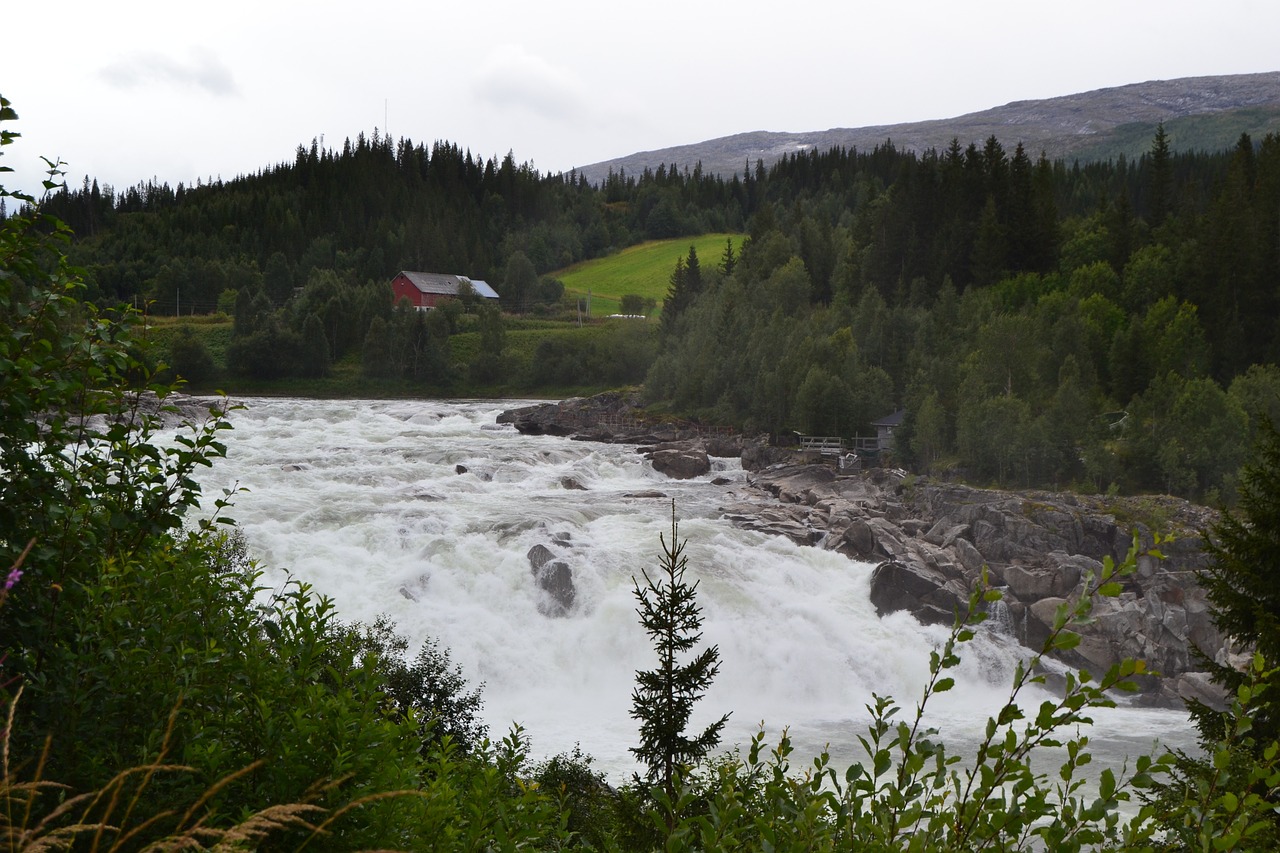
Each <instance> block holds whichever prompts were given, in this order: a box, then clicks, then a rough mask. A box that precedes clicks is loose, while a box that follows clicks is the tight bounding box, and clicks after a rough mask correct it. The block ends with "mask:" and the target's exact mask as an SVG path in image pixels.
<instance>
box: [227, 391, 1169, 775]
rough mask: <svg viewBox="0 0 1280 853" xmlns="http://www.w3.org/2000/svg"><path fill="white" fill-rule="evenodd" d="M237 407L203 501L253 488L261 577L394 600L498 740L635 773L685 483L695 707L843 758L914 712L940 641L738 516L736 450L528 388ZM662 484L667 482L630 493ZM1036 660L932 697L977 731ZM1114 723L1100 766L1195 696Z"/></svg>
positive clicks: (342, 607) (238, 505) (245, 522)
mask: <svg viewBox="0 0 1280 853" xmlns="http://www.w3.org/2000/svg"><path fill="white" fill-rule="evenodd" d="M243 402H244V403H245V404H246V408H245V409H244V410H241V411H237V412H234V413H233V414H232V416H231V421H232V423H233V425H234V429H233V430H232V431H231V432H229V433H224V434H223V435H224V436H225V437H226V443H227V457H228V458H227V459H226V460H219V461H218V462H217V463H216V464H215V465H214V466H213V468H212V469H209V470H208V471H207V472H204V473H202V474H201V481H202V484H203V486H204V489H205V495H206V499H207V500H208V501H211V500H212V498H213V497H214V496H217V495H219V494H220V493H221V490H222V489H224V488H240V489H243V491H241V492H240V493H238V494H237V495H236V497H235V507H234V509H233V510H232V511H231V512H230V513H229V514H230V515H231V516H233V517H234V518H236V519H237V521H238V522H239V523H240V525H241V527H242V528H243V530H244V533H245V536H246V539H247V540H248V543H249V546H250V550H251V552H252V554H253V555H254V556H255V557H256V558H258V559H259V560H260V561H261V563H262V564H263V566H264V567H265V568H266V570H267V571H266V575H265V576H264V582H265V583H267V584H271V585H277V586H278V585H282V584H283V583H285V582H286V580H287V578H288V577H295V578H298V579H302V580H305V581H307V582H308V583H310V584H312V585H313V587H314V588H315V590H316V591H317V592H319V593H321V594H324V595H327V596H329V597H331V598H332V599H333V600H334V602H335V604H336V606H337V608H338V611H339V613H340V614H341V616H342V618H343V619H345V620H361V621H371V620H373V619H374V618H375V617H377V616H378V615H380V614H385V615H387V616H389V617H390V618H391V620H392V621H394V622H395V623H396V625H397V626H398V628H399V630H400V632H401V633H402V634H404V635H406V636H407V637H408V638H409V640H410V643H411V651H414V650H416V648H417V646H418V645H420V644H421V642H422V641H423V640H424V639H426V638H428V637H435V638H437V639H438V640H439V641H440V642H441V643H442V644H443V645H445V646H447V647H448V648H449V649H450V650H451V655H452V658H453V660H454V661H455V662H456V663H458V664H460V665H461V667H462V670H463V672H464V674H465V675H466V677H467V679H468V680H469V681H470V682H471V684H473V685H477V684H481V683H482V684H483V696H484V718H485V720H486V721H487V723H488V725H489V727H490V730H491V733H492V734H493V735H494V736H499V735H502V734H504V733H505V732H506V731H507V730H508V729H509V728H510V726H511V724H512V723H513V722H518V723H519V724H520V725H522V726H523V727H524V728H525V730H526V732H527V734H528V735H529V737H530V738H531V741H532V750H533V754H534V755H535V756H543V755H552V754H555V753H558V752H562V751H566V750H569V749H572V748H573V746H574V745H575V744H579V745H580V746H581V748H582V749H583V750H584V751H585V752H587V753H589V754H590V755H592V756H594V758H595V760H596V765H595V766H597V767H598V768H600V769H602V770H604V771H605V772H606V773H607V774H608V775H609V776H610V777H611V778H613V779H615V780H620V779H622V778H624V777H626V776H627V774H629V773H630V772H631V771H632V770H634V769H635V765H634V762H633V760H632V757H631V755H630V753H629V752H628V747H629V746H632V745H634V744H635V740H636V721H635V720H633V719H632V718H631V717H630V715H629V710H630V701H631V690H632V685H633V679H634V674H635V671H636V670H637V669H642V668H648V667H650V666H652V665H653V660H654V658H653V652H652V651H651V649H650V647H649V645H648V642H647V639H646V637H645V635H644V633H643V631H642V629H641V627H640V625H639V624H638V622H637V619H636V614H635V600H634V598H633V594H632V579H633V578H634V577H638V576H639V573H640V572H641V570H642V569H646V568H650V567H653V566H655V565H656V564H657V561H658V557H659V554H660V551H659V539H658V537H659V534H661V533H669V530H670V524H671V499H674V501H675V511H676V514H677V517H678V519H679V523H680V535H681V538H685V539H687V540H688V550H687V554H688V557H689V579H690V580H697V581H698V582H699V584H700V585H699V587H698V603H699V604H700V605H701V607H702V610H703V616H704V619H705V622H704V625H703V630H704V642H705V643H714V644H715V645H717V646H718V647H719V651H720V660H721V669H720V673H719V675H718V677H717V678H716V681H715V684H714V685H713V686H712V688H711V689H710V690H709V691H708V693H707V695H706V696H705V697H704V698H703V700H702V701H701V702H700V703H699V709H698V712H697V713H696V714H695V717H694V721H693V722H694V725H698V724H703V725H705V724H706V723H707V722H709V721H710V720H712V719H715V718H717V717H718V716H719V715H720V714H722V713H725V712H729V711H732V717H731V718H730V722H729V725H728V726H727V728H726V731H725V742H726V744H743V743H745V742H746V741H747V740H748V739H749V738H750V737H751V735H752V734H754V733H755V732H756V731H757V730H758V729H759V727H760V725H761V723H762V722H763V723H764V724H765V726H766V728H767V730H768V731H769V733H770V735H771V736H772V737H776V735H777V733H778V732H779V731H780V730H781V728H782V727H783V726H784V725H785V726H788V727H789V730H790V733H791V736H792V739H793V743H794V745H795V746H796V749H797V753H796V755H795V758H796V759H798V761H797V764H798V765H799V766H804V765H805V764H807V763H808V758H809V757H811V756H813V755H816V754H817V753H818V752H819V751H820V750H821V749H822V748H823V746H824V745H825V744H830V745H831V752H832V755H833V758H834V759H835V761H836V762H837V763H839V762H843V761H849V760H856V759H857V758H859V757H860V756H858V755H857V752H856V747H857V740H856V735H857V734H858V733H859V732H860V731H861V730H862V729H863V728H864V727H865V724H866V722H867V720H868V714H867V711H866V709H865V706H866V705H867V704H868V703H869V702H870V701H872V693H876V694H880V695H886V694H887V695H892V696H894V697H896V698H897V699H898V700H899V702H900V703H901V704H903V705H904V706H905V707H906V708H907V709H908V710H910V709H912V708H913V707H914V705H915V702H916V701H917V700H918V698H919V695H920V691H921V689H922V687H923V685H924V683H925V678H926V677H927V667H928V660H929V653H930V651H931V650H933V649H934V648H936V647H937V645H938V644H939V643H940V642H941V641H942V639H943V638H944V637H945V631H943V630H942V629H939V628H936V627H935V628H928V627H923V626H921V625H919V624H918V623H917V622H916V621H915V620H914V619H912V618H911V617H910V616H907V615H905V614H895V615H892V616H889V617H887V618H884V619H881V618H879V617H877V616H876V614H875V611H874V608H873V607H872V606H871V604H870V601H869V598H868V580H869V577H870V574H871V571H872V569H873V566H872V565H870V564H867V563H858V562H853V561H850V560H849V559H847V558H845V557H844V556H842V555H840V554H837V553H834V552H828V551H823V550H821V549H819V548H809V547H800V546H797V545H795V544H793V543H791V542H790V541H789V540H786V539H782V538H778V537H771V536H766V535H764V534H761V533H755V532H749V531H744V530H740V529H738V528H736V527H734V526H733V525H732V524H730V523H729V522H727V521H725V520H723V519H722V518H721V517H720V512H719V507H720V506H722V505H723V504H725V503H728V502H730V501H731V500H732V499H733V498H734V497H735V496H746V495H747V494H748V490H747V486H746V480H745V475H744V472H743V471H742V469H741V467H740V466H739V464H738V462H737V460H724V459H720V460H714V466H713V470H712V472H711V473H710V474H709V475H707V476H705V477H701V478H698V479H695V480H690V481H683V482H682V481H675V480H671V479H668V478H666V477H664V476H663V475H661V474H658V473H656V472H654V471H653V469H652V468H651V467H650V466H649V465H648V464H647V463H646V462H645V460H644V458H643V457H642V456H641V455H639V454H638V453H637V452H636V450H635V448H634V447H631V446H624V445H606V444H598V443H589V442H577V441H571V440H567V439H564V438H553V437H543V436H523V435H520V434H519V433H517V432H516V431H515V430H514V429H512V428H511V427H507V426H499V425H497V424H496V423H495V417H496V415H497V414H498V413H499V412H500V411H502V410H503V409H505V408H511V407H513V406H515V405H520V404H521V402H520V401H491V400H487V401H425V400H395V401H379V400H364V401H352V400H340V401H336V400H305V399H281V398H272V399H249V400H245V401H243ZM460 472H461V473H460ZM717 478H718V479H721V480H727V481H728V483H727V484H721V485H716V484H714V483H713V482H712V480H713V479H717ZM579 487H581V488H579ZM651 491H659V492H662V493H663V494H664V495H666V496H668V498H654V497H635V496H632V495H635V494H636V493H640V492H651ZM751 494H752V495H753V496H754V493H751ZM539 544H542V545H546V546H548V547H550V548H552V549H553V550H554V551H555V552H556V554H557V557H558V558H560V559H563V560H565V561H566V562H567V563H568V564H569V566H570V568H571V570H572V573H573V578H574V585H575V588H576V598H575V601H574V604H573V608H572V610H571V611H570V613H569V614H568V616H567V617H564V618H550V617H548V616H545V615H543V612H542V609H540V607H539V604H540V596H545V595H546V593H544V592H542V591H541V590H540V589H539V588H538V587H537V585H536V584H535V582H534V578H533V576H532V573H531V571H530V565H529V560H528V557H527V554H528V552H529V550H530V548H532V547H533V546H535V545H539ZM543 609H545V608H543ZM1022 654H1023V650H1022V649H1020V648H1018V647H1016V646H1012V645H1010V644H1008V643H1006V642H1003V641H1001V639H1000V638H999V637H986V636H982V637H979V638H978V639H976V640H975V641H973V642H972V643H970V644H969V646H968V648H967V649H966V651H965V652H964V663H963V665H962V667H961V670H960V672H959V675H958V678H957V686H956V689H955V690H953V691H951V692H950V693H947V694H944V695H943V696H940V697H938V699H939V700H940V701H937V702H936V704H931V707H930V714H929V719H930V721H931V722H932V724H933V725H935V726H937V727H938V728H940V729H941V731H942V734H943V738H944V739H945V740H948V741H949V742H951V743H952V746H953V747H955V746H956V745H959V746H960V747H963V746H964V745H965V744H972V743H973V742H974V741H976V739H977V738H978V737H979V736H980V733H981V731H982V728H983V726H984V724H985V721H986V717H987V715H988V714H991V713H993V712H994V711H995V710H996V709H997V708H998V707H999V705H1000V703H1001V702H1002V700H1003V697H1004V696H1005V695H1006V694H1007V690H1008V684H1009V681H1010V678H1011V677H1012V672H1013V667H1014V665H1015V662H1016V660H1017V658H1018V657H1019V656H1020V655H1022ZM1033 698H1034V697H1033ZM1098 720H1099V722H1098V724H1097V725H1095V726H1094V727H1093V729H1094V731H1093V732H1092V733H1091V738H1092V740H1093V743H1094V748H1095V751H1096V752H1097V753H1098V754H1099V757H1100V758H1102V759H1104V761H1102V762H1099V763H1100V764H1101V765H1104V766H1105V765H1108V764H1110V765H1114V764H1116V763H1119V762H1120V761H1122V760H1123V758H1124V757H1125V756H1132V755H1133V754H1135V753H1137V752H1141V751H1147V750H1150V749H1151V748H1152V747H1153V744H1154V742H1155V741H1156V740H1157V739H1158V740H1160V741H1162V742H1164V743H1167V744H1172V745H1174V746H1180V747H1186V746H1189V745H1190V744H1191V743H1192V738H1191V735H1190V728H1189V724H1188V722H1187V718H1186V715H1185V713H1182V712H1175V711H1157V710H1143V709H1136V708H1122V709H1116V710H1114V711H1109V712H1106V713H1104V714H1102V715H1101V716H1099V718H1098Z"/></svg>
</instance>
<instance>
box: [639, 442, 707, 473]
mask: <svg viewBox="0 0 1280 853" xmlns="http://www.w3.org/2000/svg"><path fill="white" fill-rule="evenodd" d="M649 460H650V461H651V462H652V463H653V470H655V471H657V472H659V473H661V474H666V475H667V476H668V477H671V478H672V479H674V480H689V479H692V478H693V477H700V476H702V475H703V474H706V473H707V472H708V471H710V470H711V460H710V459H708V458H707V452H706V451H705V450H698V449H694V448H688V449H683V450H676V449H670V450H658V451H655V452H654V453H653V455H652V456H650V457H649Z"/></svg>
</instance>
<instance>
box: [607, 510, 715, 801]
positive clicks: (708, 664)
mask: <svg viewBox="0 0 1280 853" xmlns="http://www.w3.org/2000/svg"><path fill="white" fill-rule="evenodd" d="M679 535H680V528H679V524H678V523H677V522H676V509H675V502H674V501H672V504H671V539H670V540H668V539H666V537H664V536H659V541H660V542H661V543H662V557H661V558H660V560H659V563H658V571H657V572H656V573H655V574H656V575H657V580H654V578H651V577H650V576H649V574H648V572H645V571H643V570H642V571H641V576H642V577H643V578H644V585H643V586H642V585H641V584H640V582H639V581H638V580H635V579H634V578H633V579H632V582H633V583H634V584H635V590H634V595H635V597H636V601H637V602H638V606H637V607H636V613H638V614H639V616H640V624H641V625H643V626H644V629H645V633H647V634H648V635H649V639H650V640H651V641H652V643H653V648H654V651H656V652H657V653H658V665H657V667H656V668H655V669H651V670H641V671H637V672H636V687H635V690H634V692H633V693H632V694H631V716H632V717H634V718H635V719H637V720H639V721H640V745H639V746H637V747H632V748H631V752H632V753H633V754H634V755H635V756H636V758H637V759H639V760H640V761H642V762H644V764H645V765H646V766H647V767H648V773H647V776H646V781H648V782H649V783H650V784H653V785H656V786H658V787H659V788H660V790H661V793H662V794H663V795H665V797H666V801H667V803H668V804H674V803H675V801H676V797H675V792H676V781H677V777H678V774H680V773H681V771H682V768H686V767H688V766H690V765H692V764H694V763H696V762H697V761H699V760H700V759H702V758H703V757H705V756H706V755H707V753H708V752H710V751H711V750H712V749H714V748H715V747H716V746H717V745H718V744H719V742H720V733H721V731H722V730H723V729H724V724H725V722H726V721H727V720H728V719H729V715H728V714H725V715H724V716H722V717H721V718H720V719H719V720H716V721H715V722H714V723H712V724H711V725H709V726H707V727H706V728H705V729H703V730H702V731H701V732H699V733H697V734H695V735H693V736H690V735H686V734H685V728H686V726H688V724H689V717H690V716H691V714H692V712H693V706H694V704H695V703H696V702H697V701H698V700H699V699H701V698H702V696H703V694H704V693H706V691H707V688H709V687H710V686H711V683H712V681H714V680H715V677H716V673H717V672H718V671H719V669H720V651H719V649H718V648H717V647H716V646H711V647H709V648H706V649H703V650H702V651H701V652H700V653H698V654H697V656H695V657H694V658H693V659H692V660H690V661H689V662H688V663H681V659H682V658H683V657H684V656H685V655H686V654H688V653H690V652H691V651H692V650H693V649H694V648H695V647H696V646H697V645H698V643H699V642H700V641H701V640H702V632H701V627H702V609H701V608H700V607H699V606H698V604H697V601H696V597H697V589H698V582H697V581H695V582H694V583H692V584H689V583H687V582H686V581H685V578H684V573H685V569H686V567H687V565H688V562H689V561H688V557H686V556H685V553H684V548H685V545H686V544H687V543H686V542H682V541H681V540H680V538H679ZM669 819H670V815H669Z"/></svg>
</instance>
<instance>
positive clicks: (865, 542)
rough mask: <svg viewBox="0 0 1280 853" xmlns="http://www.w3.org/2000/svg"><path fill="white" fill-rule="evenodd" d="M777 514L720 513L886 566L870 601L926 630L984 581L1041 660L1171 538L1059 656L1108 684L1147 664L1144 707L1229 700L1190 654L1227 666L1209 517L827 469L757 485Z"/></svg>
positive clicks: (1179, 505) (1160, 500)
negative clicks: (1045, 649) (1208, 546)
mask: <svg viewBox="0 0 1280 853" xmlns="http://www.w3.org/2000/svg"><path fill="white" fill-rule="evenodd" d="M752 482H753V485H754V486H755V487H756V488H758V489H761V490H763V491H764V492H766V493H767V494H769V495H772V496H773V497H775V498H777V502H776V503H774V504H772V505H768V504H766V505H763V506H757V507H756V508H755V509H752V507H753V506H756V502H753V501H749V500H748V501H738V502H736V503H734V504H731V505H728V506H725V507H723V508H722V511H723V512H724V514H725V516H726V517H727V518H729V519H731V520H733V521H734V522H735V523H737V524H739V525H740V526H744V527H749V528H751V529H755V530H761V531H765V532H770V533H775V534H778V535H784V536H787V537H788V538H790V539H792V540H793V541H795V542H798V543H801V544H814V545H817V546H818V547H822V548H826V549H829V550H835V551H839V552H841V553H843V554H845V555H846V556H848V557H850V558H852V559H855V560H859V561H863V562H870V563H876V564H877V565H876V568H875V570H874V571H873V573H872V576H871V600H872V603H873V604H874V605H875V607H876V609H877V611H878V612H880V613H881V614H885V613H889V612H893V611H898V610H906V611H908V612H910V613H911V614H913V615H914V616H915V617H916V618H917V619H919V620H920V621H921V622H924V623H943V624H950V623H951V622H952V621H953V619H954V618H955V615H956V614H957V613H960V612H963V611H964V609H965V608H966V607H967V606H968V600H969V594H970V591H971V590H972V589H973V585H974V584H975V583H976V582H977V581H978V579H979V578H980V577H981V574H982V572H984V571H986V572H987V574H988V578H989V582H990V583H991V584H992V585H993V586H995V587H997V588H998V589H1000V590H1001V591H1002V593H1003V605H1002V607H1001V608H1000V616H1001V618H1000V625H1001V626H1002V627H1001V630H1004V631H1006V632H1008V633H1009V634H1011V635H1012V636H1013V637H1015V638H1016V639H1017V640H1019V641H1020V642H1022V643H1023V644H1024V645H1026V646H1028V647H1029V648H1031V649H1039V648H1040V647H1041V645H1042V644H1043V643H1044V640H1045V638H1046V637H1047V636H1048V634H1049V631H1050V630H1051V628H1052V625H1053V620H1054V616H1055V614H1056V611H1057V609H1058V606H1059V605H1060V604H1062V603H1063V602H1068V601H1074V600H1076V599H1077V598H1078V597H1079V596H1080V595H1081V594H1082V592H1083V590H1084V588H1085V581H1086V579H1087V578H1089V577H1091V576H1092V577H1094V578H1097V577H1098V576H1099V574H1100V573H1101V571H1102V566H1103V561H1104V560H1112V561H1114V562H1116V563H1119V562H1120V561H1122V560H1123V559H1124V557H1125V555H1126V554H1127V552H1128V550H1129V547H1130V545H1131V544H1132V542H1133V537H1134V535H1135V532H1136V534H1137V536H1138V538H1139V541H1140V543H1141V544H1143V545H1144V546H1146V547H1149V546H1150V545H1151V544H1152V531H1153V530H1156V531H1159V532H1160V533H1161V534H1162V535H1175V536H1176V537H1177V538H1176V539H1175V540H1174V541H1172V542H1167V543H1162V544H1161V546H1160V551H1161V552H1162V553H1163V555H1164V559H1163V560H1158V559H1156V558H1155V557H1151V556H1144V557H1141V558H1140V559H1139V562H1138V568H1137V571H1136V572H1135V573H1134V574H1132V575H1130V576H1128V577H1126V578H1125V579H1124V580H1123V589H1122V591H1121V593H1120V595H1119V596H1117V597H1115V598H1100V599H1098V600H1097V601H1096V603H1095V605H1094V609H1093V613H1092V614H1091V616H1092V618H1091V620H1090V623H1089V624H1088V625H1085V626H1081V627H1079V628H1078V629H1077V631H1078V633H1080V634H1081V637H1082V639H1081V642H1080V644H1079V645H1078V646H1077V647H1076V648H1075V649H1072V650H1070V651H1067V652H1064V653H1061V654H1060V655H1058V657H1060V659H1061V660H1062V661H1063V662H1064V663H1066V664H1068V665H1071V666H1074V667H1083V668H1086V669H1089V670H1090V671H1091V672H1094V673H1099V674H1100V673H1101V672H1104V671H1105V670H1107V669H1108V668H1110V667H1111V666H1112V665H1114V664H1115V663H1117V662H1119V661H1120V660H1121V659H1123V658H1141V659H1143V660H1145V661H1146V662H1147V665H1148V667H1149V668H1150V669H1152V670H1154V671H1155V672H1158V673H1160V674H1161V675H1162V676H1163V677H1150V678H1146V679H1145V680H1144V681H1143V683H1142V684H1141V687H1142V688H1143V690H1144V691H1145V693H1144V696H1143V698H1144V700H1145V701H1147V702H1149V703H1152V704H1176V702H1177V701H1178V700H1179V699H1185V698H1197V699H1200V700H1201V701H1204V700H1205V699H1206V697H1209V698H1220V696H1219V694H1218V693H1217V691H1216V689H1215V688H1214V687H1213V685H1212V684H1210V683H1209V681H1208V679H1207V677H1206V676H1205V675H1204V673H1202V672H1200V671H1199V668H1200V665H1199V662H1198V660H1197V658H1196V656H1195V653H1194V651H1193V650H1194V649H1196V648H1199V649H1201V650H1203V651H1204V652H1205V653H1206V654H1208V655H1209V656H1210V657H1214V658H1216V659H1218V660H1220V661H1224V662H1229V661H1230V660H1231V659H1232V650H1231V649H1230V648H1229V647H1228V646H1227V644H1226V643H1225V640H1224V638H1223V637H1222V636H1221V634H1220V633H1219V632H1218V631H1217V629H1216V628H1215V627H1214V625H1213V623H1212V620H1211V619H1210V614H1209V603H1208V601H1207V599H1206V597H1205V593H1204V590H1203V589H1201V588H1200V587H1199V585H1198V584H1197V583H1196V581H1195V575H1196V572H1197V571H1198V570H1199V569H1201V568H1203V567H1204V565H1205V556H1204V552H1203V548H1202V544H1201V540H1200V538H1199V533H1198V531H1199V530H1201V529H1204V528H1206V527H1207V526H1209V524H1210V523H1211V522H1212V520H1213V513H1212V511H1211V510H1208V509H1205V508H1203V507H1197V506H1195V505H1193V504H1189V503H1187V502H1185V501H1181V500H1178V499H1175V498H1169V497H1137V498H1103V497H1082V496H1074V495H1064V494H1050V493H1043V492H1025V493H1023V492H1005V491H995V490H984V489H974V488H970V487H967V486H959V485H955V484H949V483H934V482H930V481H916V480H908V478H907V477H906V476H905V474H903V473H901V472H887V471H882V470H873V471H871V472H868V473H866V474H857V475H853V476H839V475H837V474H836V473H835V472H834V471H833V470H832V469H831V468H829V467H826V466H815V465H796V464H790V465H788V464H782V465H774V466H770V467H768V468H766V469H764V470H762V471H759V472H757V473H756V474H755V476H754V477H753V479H752Z"/></svg>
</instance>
